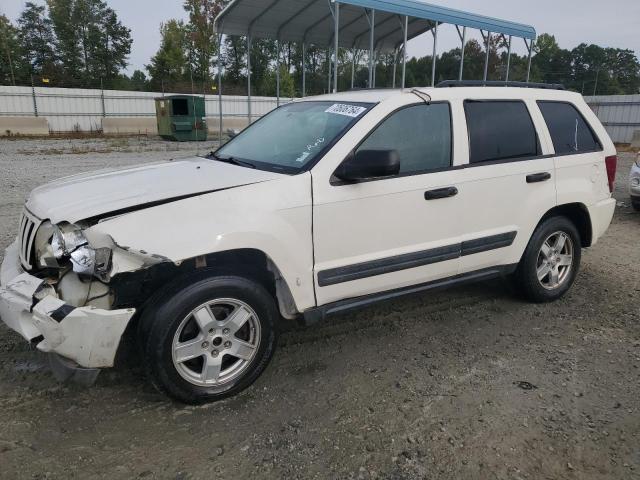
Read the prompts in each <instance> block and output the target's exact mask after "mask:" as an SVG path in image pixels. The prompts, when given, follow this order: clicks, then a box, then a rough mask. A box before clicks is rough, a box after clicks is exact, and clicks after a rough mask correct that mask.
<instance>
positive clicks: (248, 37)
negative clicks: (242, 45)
mask: <svg viewBox="0 0 640 480" xmlns="http://www.w3.org/2000/svg"><path fill="white" fill-rule="evenodd" d="M247 117H248V118H249V125H251V34H249V35H247Z"/></svg>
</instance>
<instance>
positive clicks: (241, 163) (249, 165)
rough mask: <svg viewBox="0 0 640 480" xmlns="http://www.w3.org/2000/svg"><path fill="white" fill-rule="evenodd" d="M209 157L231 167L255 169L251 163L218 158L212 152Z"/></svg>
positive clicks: (230, 158) (232, 158)
mask: <svg viewBox="0 0 640 480" xmlns="http://www.w3.org/2000/svg"><path fill="white" fill-rule="evenodd" d="M209 157H211V158H214V159H215V160H217V161H219V162H224V163H230V164H231V165H238V166H240V167H247V168H256V166H255V165H254V164H253V163H251V162H247V161H246V160H239V159H237V158H235V157H220V156H218V155H216V154H215V153H213V152H211V153H210V154H209Z"/></svg>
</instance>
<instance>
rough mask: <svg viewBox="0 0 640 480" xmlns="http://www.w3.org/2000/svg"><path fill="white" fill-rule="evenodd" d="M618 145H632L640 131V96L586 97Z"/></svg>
mask: <svg viewBox="0 0 640 480" xmlns="http://www.w3.org/2000/svg"><path fill="white" fill-rule="evenodd" d="M585 100H586V101H587V103H588V104H589V106H590V107H591V109H592V110H593V111H594V112H595V114H596V115H597V116H598V118H599V119H600V121H601V122H602V124H603V125H604V127H605V128H606V129H607V132H609V135H610V136H611V139H612V140H613V141H614V142H616V143H631V140H632V139H633V134H634V132H636V131H640V95H609V96H606V95H605V96H597V97H585Z"/></svg>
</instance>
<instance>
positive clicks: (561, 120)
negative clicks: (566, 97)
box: [538, 101, 602, 155]
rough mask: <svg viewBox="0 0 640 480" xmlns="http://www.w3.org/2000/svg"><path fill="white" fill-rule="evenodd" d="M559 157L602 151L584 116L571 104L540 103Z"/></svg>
mask: <svg viewBox="0 0 640 480" xmlns="http://www.w3.org/2000/svg"><path fill="white" fill-rule="evenodd" d="M538 106H539V107H540V111H541V112H542V116H543V117H544V120H545V122H547V127H549V133H550V134H551V140H553V148H554V149H555V151H556V154H557V155H563V154H571V153H581V152H593V151H596V150H601V149H602V147H601V145H600V142H598V140H597V139H596V137H595V136H594V134H593V132H592V131H591V128H589V125H588V124H587V122H586V120H585V119H584V117H583V116H582V114H581V113H580V112H579V111H578V109H577V108H576V107H574V106H573V105H571V104H570V103H564V102H542V101H540V102H538Z"/></svg>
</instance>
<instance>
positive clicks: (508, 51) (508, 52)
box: [504, 35, 513, 82]
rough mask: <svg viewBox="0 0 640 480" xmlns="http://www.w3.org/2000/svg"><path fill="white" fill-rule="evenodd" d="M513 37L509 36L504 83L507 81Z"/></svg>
mask: <svg viewBox="0 0 640 480" xmlns="http://www.w3.org/2000/svg"><path fill="white" fill-rule="evenodd" d="M512 38H513V37H512V36H511V35H509V49H508V50H507V75H506V77H505V79H504V81H505V82H508V81H509V69H510V68H511V39H512Z"/></svg>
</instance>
